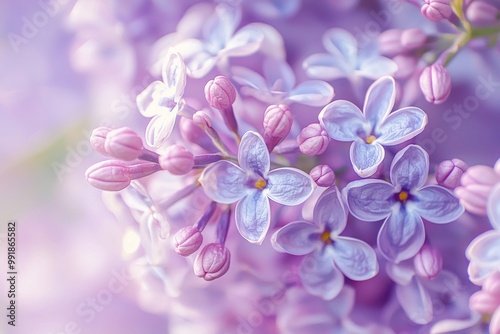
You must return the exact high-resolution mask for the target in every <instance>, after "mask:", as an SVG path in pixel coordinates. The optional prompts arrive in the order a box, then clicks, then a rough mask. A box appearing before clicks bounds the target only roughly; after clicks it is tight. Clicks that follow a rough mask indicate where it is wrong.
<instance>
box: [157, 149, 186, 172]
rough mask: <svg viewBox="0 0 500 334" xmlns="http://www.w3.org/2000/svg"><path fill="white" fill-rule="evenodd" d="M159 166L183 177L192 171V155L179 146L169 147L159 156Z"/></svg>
mask: <svg viewBox="0 0 500 334" xmlns="http://www.w3.org/2000/svg"><path fill="white" fill-rule="evenodd" d="M159 161H160V165H161V167H162V168H163V169H165V170H168V171H169V172H170V173H172V174H174V175H184V174H187V173H189V172H190V171H191V169H193V166H194V156H193V153H191V152H189V151H188V150H186V149H185V148H184V147H183V146H180V145H170V146H169V147H168V148H167V150H166V151H165V153H164V154H162V155H160V159H159Z"/></svg>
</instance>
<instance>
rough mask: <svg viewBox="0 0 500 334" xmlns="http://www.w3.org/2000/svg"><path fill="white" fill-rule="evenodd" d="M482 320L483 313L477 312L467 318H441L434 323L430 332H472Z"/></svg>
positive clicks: (444, 333) (432, 333)
mask: <svg viewBox="0 0 500 334" xmlns="http://www.w3.org/2000/svg"><path fill="white" fill-rule="evenodd" d="M480 322H481V315H479V314H476V313H471V318H469V319H465V320H455V319H446V320H441V321H438V322H436V323H435V324H434V325H432V327H431V329H430V334H450V333H472V332H473V329H474V327H477V325H478V324H479V323H480Z"/></svg>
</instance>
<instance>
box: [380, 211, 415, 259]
mask: <svg viewBox="0 0 500 334" xmlns="http://www.w3.org/2000/svg"><path fill="white" fill-rule="evenodd" d="M424 239H425V230H424V223H423V222H422V219H421V218H420V216H419V215H417V214H414V213H412V212H410V211H406V210H405V209H404V208H401V209H400V210H398V211H396V212H393V213H392V214H391V215H390V216H389V217H388V218H387V219H386V220H385V222H384V224H383V225H382V228H381V229H380V231H379V233H378V238H377V244H378V246H379V248H380V252H381V253H382V255H384V256H385V257H386V258H387V259H388V260H390V261H393V262H400V261H403V260H407V259H409V258H411V257H412V256H414V255H415V254H417V252H418V250H419V249H420V247H422V245H423V244H424Z"/></svg>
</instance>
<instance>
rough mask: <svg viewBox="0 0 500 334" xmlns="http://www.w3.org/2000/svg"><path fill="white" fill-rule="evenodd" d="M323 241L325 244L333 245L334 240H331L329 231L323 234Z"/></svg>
mask: <svg viewBox="0 0 500 334" xmlns="http://www.w3.org/2000/svg"><path fill="white" fill-rule="evenodd" d="M321 241H322V242H323V243H324V244H327V245H329V244H331V243H332V239H331V238H330V232H329V231H325V232H323V233H321Z"/></svg>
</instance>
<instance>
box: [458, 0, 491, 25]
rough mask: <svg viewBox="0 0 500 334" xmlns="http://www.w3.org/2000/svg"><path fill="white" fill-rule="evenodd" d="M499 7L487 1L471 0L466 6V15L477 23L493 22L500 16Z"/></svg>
mask: <svg viewBox="0 0 500 334" xmlns="http://www.w3.org/2000/svg"><path fill="white" fill-rule="evenodd" d="M498 13H499V11H498V9H497V7H495V6H493V5H492V4H490V3H488V2H486V1H479V0H476V1H471V3H470V4H469V5H468V6H467V7H466V10H465V16H466V17H467V19H468V20H469V21H470V22H472V23H476V24H486V23H493V22H495V20H496V19H497V17H498Z"/></svg>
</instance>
